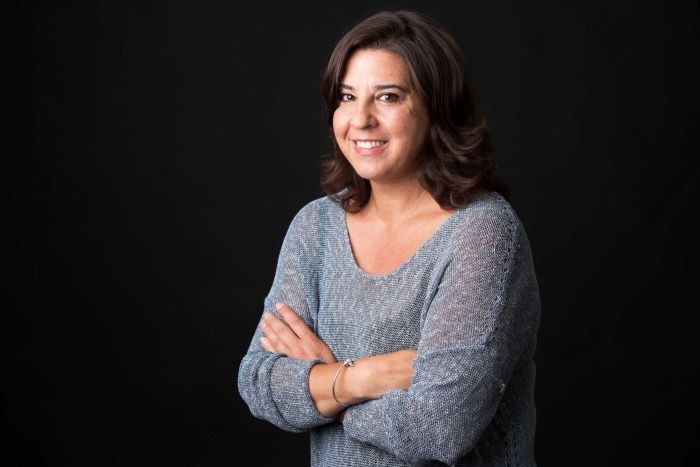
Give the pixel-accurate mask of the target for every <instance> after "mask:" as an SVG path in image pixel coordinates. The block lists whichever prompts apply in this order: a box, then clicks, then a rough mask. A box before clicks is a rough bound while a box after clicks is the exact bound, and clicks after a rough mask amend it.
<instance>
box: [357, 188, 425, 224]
mask: <svg viewBox="0 0 700 467" xmlns="http://www.w3.org/2000/svg"><path fill="white" fill-rule="evenodd" d="M436 206H438V205H437V203H436V202H435V200H433V198H432V197H431V196H430V193H428V192H427V191H426V189H425V188H423V187H422V186H421V185H420V184H419V183H418V182H417V181H416V180H410V181H407V182H406V183H401V184H391V185H385V184H379V183H372V193H371V194H370V199H369V203H368V207H369V208H370V209H371V210H372V211H373V213H374V214H375V215H376V216H377V218H378V219H379V220H380V221H382V222H384V223H387V224H392V223H396V222H398V221H401V220H404V219H405V218H406V217H408V216H411V215H413V214H416V213H417V212H419V211H420V210H421V209H425V208H427V207H436Z"/></svg>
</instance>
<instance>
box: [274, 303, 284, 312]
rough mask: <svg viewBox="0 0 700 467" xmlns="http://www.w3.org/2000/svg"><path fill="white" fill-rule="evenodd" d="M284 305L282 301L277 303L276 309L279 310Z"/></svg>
mask: <svg viewBox="0 0 700 467" xmlns="http://www.w3.org/2000/svg"><path fill="white" fill-rule="evenodd" d="M282 306H283V305H282V304H281V303H275V310H279V309H280V308H282Z"/></svg>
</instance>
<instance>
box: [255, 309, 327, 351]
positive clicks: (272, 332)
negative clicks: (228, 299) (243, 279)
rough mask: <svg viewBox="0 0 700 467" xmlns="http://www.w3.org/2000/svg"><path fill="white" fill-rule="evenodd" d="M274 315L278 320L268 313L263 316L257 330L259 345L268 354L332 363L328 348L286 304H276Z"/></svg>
mask: <svg viewBox="0 0 700 467" xmlns="http://www.w3.org/2000/svg"><path fill="white" fill-rule="evenodd" d="M276 308H277V312H278V313H279V314H280V316H281V317H282V319H280V318H278V317H276V316H275V315H273V314H272V313H268V312H265V313H263V321H262V323H261V324H260V329H261V330H262V332H263V337H261V338H260V344H261V345H262V346H263V348H264V349H265V350H267V351H268V352H274V353H283V354H285V355H287V357H289V358H293V359H296V360H316V359H318V360H322V361H323V362H325V363H334V362H335V361H336V359H335V356H334V355H333V352H332V351H331V349H330V348H329V347H328V346H327V345H326V343H325V342H323V341H322V340H321V339H319V337H318V336H317V335H316V334H314V332H313V331H312V330H311V329H309V327H308V326H307V325H306V323H305V322H304V321H303V320H302V319H301V318H300V317H299V315H297V314H296V313H295V312H294V310H292V309H291V308H289V307H288V306H287V305H285V304H282V303H278V304H277V305H276Z"/></svg>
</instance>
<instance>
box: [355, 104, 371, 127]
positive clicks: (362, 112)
mask: <svg viewBox="0 0 700 467" xmlns="http://www.w3.org/2000/svg"><path fill="white" fill-rule="evenodd" d="M354 107H355V108H354V109H353V110H354V112H353V114H352V118H351V119H350V125H352V126H353V127H355V128H371V127H373V126H375V125H376V124H377V119H376V118H375V116H374V106H373V104H372V103H369V102H362V101H357V102H356V105H355V106H354Z"/></svg>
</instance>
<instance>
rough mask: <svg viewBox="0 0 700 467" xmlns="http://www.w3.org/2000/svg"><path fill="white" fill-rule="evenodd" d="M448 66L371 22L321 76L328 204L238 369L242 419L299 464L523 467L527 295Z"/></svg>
mask: <svg viewBox="0 0 700 467" xmlns="http://www.w3.org/2000/svg"><path fill="white" fill-rule="evenodd" d="M465 73H466V71H465V67H464V64H463V61H462V56H461V52H460V50H459V47H458V46H457V44H456V43H455V41H454V40H453V39H452V38H451V37H450V36H449V34H448V33H447V32H446V31H445V30H444V29H443V28H442V27H441V26H440V25H439V24H437V23H436V22H435V21H434V20H432V19H431V18H429V17H426V16H424V15H422V14H418V13H415V12H409V11H398V12H380V13H377V14H375V15H373V16H371V17H369V18H367V19H365V20H364V21H362V22H360V23H359V24H357V25H356V26H355V27H353V28H352V29H350V30H349V31H348V32H347V33H346V34H345V35H344V36H343V37H342V38H341V40H340V41H339V42H338V44H337V45H336V47H335V49H334V51H333V53H332V55H331V58H330V60H329V63H328V66H327V68H326V71H325V74H324V77H323V80H322V93H323V96H324V98H325V100H326V103H327V106H328V110H329V120H330V121H329V123H330V126H331V127H332V132H333V141H334V148H335V149H334V152H333V154H331V158H330V160H329V161H328V163H327V165H326V166H325V170H324V178H323V187H324V190H325V192H326V194H327V195H326V196H324V197H322V198H319V199H316V200H314V201H311V202H310V203H308V204H307V205H306V206H304V207H303V208H302V209H301V210H300V211H299V212H298V213H297V215H296V216H295V218H294V219H293V221H292V222H291V225H290V226H289V229H288V231H287V234H286V236H285V239H284V242H283V244H282V249H281V252H280V256H279V259H278V264H277V269H276V273H275V278H274V281H273V285H272V287H271V289H270V292H269V294H268V295H267V297H266V298H265V301H264V310H265V311H264V312H263V316H262V319H261V322H260V326H259V328H258V329H256V331H255V334H254V336H253V339H252V342H251V344H250V347H249V349H248V352H247V353H246V355H245V356H244V357H243V359H242V361H241V364H240V368H239V373H238V388H239V392H240V394H241V396H242V398H243V400H244V401H245V402H246V403H247V404H248V406H249V408H250V410H251V412H252V414H253V415H254V416H256V417H258V418H261V419H265V420H268V421H269V422H271V423H273V424H275V425H276V426H278V427H279V428H281V429H283V430H288V431H292V432H301V431H310V433H311V465H314V466H346V465H363V466H368V465H380V466H393V465H407V464H420V465H424V464H439V463H444V464H449V465H472V464H479V465H483V464H487V465H488V464H508V465H535V460H534V454H533V443H534V431H535V405H534V379H535V364H534V360H533V355H534V351H535V345H536V336H537V330H538V325H539V314H540V304H539V292H538V287H537V281H536V278H535V272H534V268H533V262H532V258H531V253H530V249H529V244H528V240H527V236H526V233H525V231H524V229H523V226H522V224H521V222H520V221H519V219H518V217H517V216H516V214H515V213H514V211H513V209H512V207H511V206H510V204H509V203H508V201H506V198H505V196H506V193H505V189H504V188H503V187H502V185H501V183H500V182H499V178H498V175H497V170H496V165H495V163H494V158H493V155H492V151H491V147H490V143H489V134H488V130H487V128H486V125H485V123H484V122H483V120H481V119H479V118H478V117H477V115H476V109H475V105H474V101H473V99H472V96H471V94H470V90H469V88H468V85H467V78H466V74H465Z"/></svg>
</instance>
